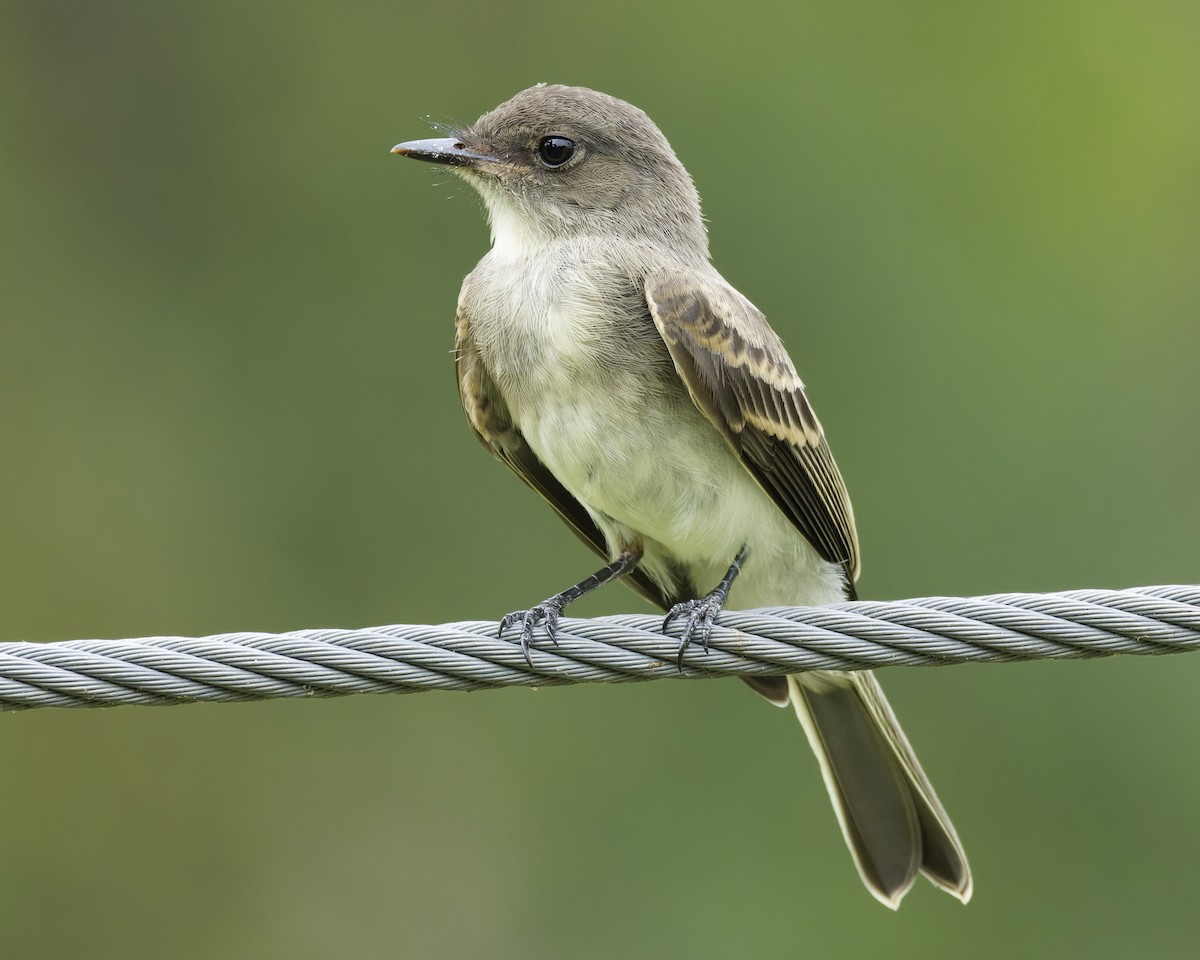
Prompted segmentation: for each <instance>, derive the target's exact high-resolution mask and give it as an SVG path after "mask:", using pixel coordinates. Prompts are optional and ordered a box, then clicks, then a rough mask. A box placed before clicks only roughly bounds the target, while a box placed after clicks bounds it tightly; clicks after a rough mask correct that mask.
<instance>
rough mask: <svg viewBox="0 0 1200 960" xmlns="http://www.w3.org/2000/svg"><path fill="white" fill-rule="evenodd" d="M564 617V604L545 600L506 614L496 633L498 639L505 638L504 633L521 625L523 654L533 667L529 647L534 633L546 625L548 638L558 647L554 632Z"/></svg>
mask: <svg viewBox="0 0 1200 960" xmlns="http://www.w3.org/2000/svg"><path fill="white" fill-rule="evenodd" d="M561 615H562V604H560V603H555V602H554V601H553V600H545V601H543V602H542V603H539V604H537V605H536V606H533V607H530V608H529V609H528V610H514V611H513V612H512V613H506V614H505V615H504V617H503V618H502V619H501V620H500V629H499V630H498V631H497V632H496V636H497V637H502V636H504V631H505V630H507V629H508V628H509V627H511V626H514V625H515V624H520V625H521V653H522V654H523V655H524V656H525V662H526V663H527V664H529V666H531V667H532V666H533V660H531V659H530V656H529V646H530V644H531V643H532V642H533V631H534V628H535V627H537V625H538V624H539V623H544V624H545V625H546V636H548V637H549V638H550V639H551V641H553V643H554V645H555V646H556V647H557V646H558V639H557V638H556V637H555V636H554V631H555V629H556V628H557V627H558V618H559V617H560V616H561Z"/></svg>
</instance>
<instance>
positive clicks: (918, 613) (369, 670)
mask: <svg viewBox="0 0 1200 960" xmlns="http://www.w3.org/2000/svg"><path fill="white" fill-rule="evenodd" d="M497 629H498V624H497V623H495V622H483V621H467V622H461V623H445V624H438V625H430V626H425V625H413V624H397V625H393V626H385V627H371V628H368V629H361V630H333V629H318V630H295V631H291V632H288V633H280V634H273V633H224V634H218V635H215V636H210V637H142V638H140V639H132V640H68V641H63V642H57V643H20V642H14V643H0V709H6V710H16V709H28V708H32V707H105V706H118V705H121V704H143V705H165V704H174V703H193V702H197V701H218V702H226V701H237V700H266V699H271V698H274V697H332V696H343V695H346V694H351V693H415V692H417V691H421V690H481V689H488V688H495V687H511V686H527V687H541V686H550V685H560V684H567V683H589V682H592V683H595V682H601V683H616V682H622V681H632V680H654V679H665V678H679V677H682V678H685V679H687V678H701V677H715V676H769V675H778V674H784V673H803V672H805V671H807V670H867V669H871V668H874V667H884V666H938V665H943V664H951V663H1004V662H1011V661H1017V660H1042V659H1052V660H1069V659H1083V658H1092V657H1103V656H1109V655H1112V654H1118V653H1125V654H1162V653H1180V652H1183V651H1186V650H1195V649H1197V648H1200V586H1160V587H1139V588H1136V589H1129V590H1072V591H1068V592H1063V593H1044V594H1036V593H1008V594H997V595H994V596H985V597H969V598H961V597H926V598H923V599H916V600H897V601H889V602H879V601H869V600H867V601H856V602H853V603H842V604H836V605H833V606H827V607H769V608H764V609H760V610H727V611H725V612H724V613H722V614H720V615H719V616H718V618H717V625H716V627H715V628H714V629H713V632H712V636H711V638H710V642H709V649H708V650H707V651H705V650H704V649H703V648H702V647H700V646H699V645H695V644H694V645H692V646H691V647H689V649H688V650H687V651H686V653H685V654H684V658H683V666H682V669H680V668H678V667H677V666H676V653H677V650H678V646H679V639H678V636H679V630H680V627H679V625H674V626H672V627H671V628H670V629H669V630H668V633H667V634H664V633H663V632H662V617H661V615H659V616H653V615H625V616H614V617H597V618H594V619H590V620H580V619H572V618H564V619H562V620H561V621H559V626H558V630H557V633H556V639H557V643H551V642H550V641H549V640H547V639H545V636H544V634H541V633H540V632H539V635H538V636H537V637H535V641H534V649H533V651H532V663H531V664H527V663H526V662H525V660H524V658H523V656H522V654H521V650H520V646H519V645H518V644H517V643H514V642H513V641H512V639H510V638H509V637H505V638H498V637H497V635H496V634H497Z"/></svg>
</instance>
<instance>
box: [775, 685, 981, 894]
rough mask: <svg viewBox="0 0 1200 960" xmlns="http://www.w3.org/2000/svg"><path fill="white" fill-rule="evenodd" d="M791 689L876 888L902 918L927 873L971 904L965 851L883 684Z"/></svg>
mask: <svg viewBox="0 0 1200 960" xmlns="http://www.w3.org/2000/svg"><path fill="white" fill-rule="evenodd" d="M787 685H788V699H789V700H790V701H791V704H792V707H793V708H794V709H795V711H796V716H797V717H799V718H800V723H801V724H802V725H803V726H804V732H805V733H806V734H808V742H809V743H810V744H811V745H812V748H813V752H814V753H816V755H817V760H818V761H819V762H820V764H821V773H822V775H823V776H824V777H825V786H826V787H827V788H828V790H829V797H830V799H831V800H832V801H833V808H834V812H835V813H836V814H837V818H838V823H840V824H841V826H842V833H843V835H844V836H845V838H846V844H847V846H849V847H850V853H851V854H852V855H853V857H854V863H855V865H856V866H857V867H858V872H859V874H860V875H861V876H862V879H863V883H865V884H866V885H867V889H869V890H870V891H871V893H872V894H873V895H874V896H875V897H876V898H878V899H879V900H880V901H881V902H883V903H885V904H887V905H888V906H889V907H891V908H892V909H893V910H895V909H896V908H898V907H899V906H900V901H901V900H902V899H903V898H904V895H905V894H906V893H907V892H908V890H909V888H910V887H911V886H912V885H913V881H914V880H915V879H916V876H917V874H918V873H923V874H925V876H927V877H928V878H929V879H930V880H931V881H932V882H933V883H934V885H935V886H938V887H940V888H941V889H943V890H945V891H946V892H947V893H949V894H951V895H952V896H955V897H957V898H958V899H959V900H961V901H962V902H963V903H966V902H967V901H968V900H970V899H971V868H970V867H969V866H968V865H967V857H966V854H965V853H964V852H963V848H962V844H961V843H959V840H958V835H957V834H956V833H955V832H954V826H953V825H952V824H951V823H950V818H949V817H948V816H947V815H946V811H945V810H944V809H942V805H941V803H939V802H938V798H937V794H936V793H934V792H933V787H932V786H931V785H930V783H929V780H928V779H927V778H926V776H925V772H924V771H923V770H922V769H921V764H920V763H919V762H918V761H917V757H916V754H914V753H913V750H912V747H911V746H909V743H908V738H906V737H905V736H904V731H903V730H901V729H900V724H899V723H898V722H897V721H896V715H895V714H894V713H892V708H891V707H890V706H889V705H888V702H887V699H886V698H885V697H884V695H883V690H882V689H880V686H879V681H877V680H876V679H875V678H874V677H873V676H871V674H869V673H833V672H828V671H826V672H814V673H806V674H804V675H803V676H799V677H795V676H792V677H788V678H787ZM780 692H782V691H780Z"/></svg>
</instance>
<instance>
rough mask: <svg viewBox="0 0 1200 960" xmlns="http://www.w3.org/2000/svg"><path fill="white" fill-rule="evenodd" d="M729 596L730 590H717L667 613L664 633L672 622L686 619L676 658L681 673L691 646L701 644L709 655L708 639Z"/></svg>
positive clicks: (688, 601)
mask: <svg viewBox="0 0 1200 960" xmlns="http://www.w3.org/2000/svg"><path fill="white" fill-rule="evenodd" d="M728 594H729V591H728V590H720V589H717V590H714V591H713V592H712V593H710V594H708V596H705V597H701V598H700V599H698V600H684V601H683V603H677V604H675V606H673V607H672V608H671V609H670V612H668V613H667V616H666V619H665V620H663V625H662V628H663V633H666V632H667V627H668V626H670V625H671V621H672V620H676V619H678V618H681V617H683V618H686V619H685V620H684V624H683V634H682V636H681V637H680V640H679V655H678V657H677V658H676V664H677V666H678V667H679V671H680V672H681V673H682V672H683V655H684V654H685V653H686V652H687V648H688V647H689V646H690V645H691V644H693V643H699V644H700V646H702V647H703V648H704V652H705V653H708V638H709V636H711V634H712V628H713V622H714V621H715V620H716V618H717V614H718V613H720V612H721V608H722V607H724V606H725V600H726V599H727V597H728Z"/></svg>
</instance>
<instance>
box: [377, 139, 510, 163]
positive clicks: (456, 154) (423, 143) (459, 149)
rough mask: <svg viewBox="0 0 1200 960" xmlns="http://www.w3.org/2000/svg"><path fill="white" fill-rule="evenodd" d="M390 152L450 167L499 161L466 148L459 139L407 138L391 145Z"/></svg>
mask: <svg viewBox="0 0 1200 960" xmlns="http://www.w3.org/2000/svg"><path fill="white" fill-rule="evenodd" d="M392 153H394V154H396V155H397V156H401V157H412V158H413V159H414V160H425V161H427V162H429V163H446V164H449V165H450V166H452V167H474V166H478V165H479V164H481V163H499V162H500V161H499V160H497V159H496V158H495V157H489V156H486V155H484V154H482V153H475V152H474V151H472V150H468V149H467V147H466V144H464V143H463V142H462V141H461V140H455V139H453V138H448V139H445V140H409V141H408V143H398V144H396V145H395V146H394V147H392Z"/></svg>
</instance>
